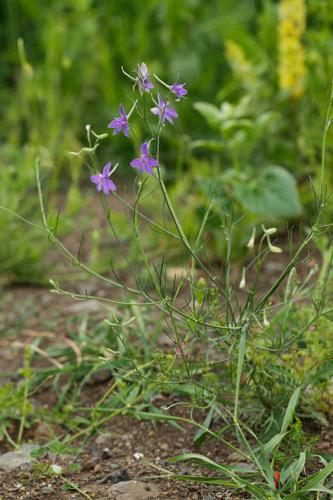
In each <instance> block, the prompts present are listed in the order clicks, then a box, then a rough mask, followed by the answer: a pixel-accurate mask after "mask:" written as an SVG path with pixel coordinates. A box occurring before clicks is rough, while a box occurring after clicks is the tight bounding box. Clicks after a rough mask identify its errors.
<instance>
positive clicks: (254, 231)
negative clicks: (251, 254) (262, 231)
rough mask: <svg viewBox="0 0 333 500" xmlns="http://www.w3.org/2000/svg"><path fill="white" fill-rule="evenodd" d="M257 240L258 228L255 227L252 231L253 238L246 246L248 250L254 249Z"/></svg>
mask: <svg viewBox="0 0 333 500" xmlns="http://www.w3.org/2000/svg"><path fill="white" fill-rule="evenodd" d="M255 239H256V228H255V227H254V228H253V229H252V234H251V238H250V239H249V242H248V244H247V245H246V246H247V248H251V249H252V248H253V247H254V243H255Z"/></svg>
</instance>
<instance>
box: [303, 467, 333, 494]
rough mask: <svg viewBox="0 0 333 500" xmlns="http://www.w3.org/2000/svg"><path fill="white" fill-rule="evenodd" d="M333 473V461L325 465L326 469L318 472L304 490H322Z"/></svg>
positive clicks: (311, 477)
mask: <svg viewBox="0 0 333 500" xmlns="http://www.w3.org/2000/svg"><path fill="white" fill-rule="evenodd" d="M332 473H333V460H331V461H330V462H328V464H327V465H325V467H324V468H323V469H322V470H321V471H319V472H316V474H313V475H312V476H310V478H309V480H308V481H307V482H306V485H305V488H304V489H305V490H306V491H310V490H315V489H318V488H320V487H321V486H322V484H323V482H324V481H325V479H326V478H327V476H329V475H330V474H332Z"/></svg>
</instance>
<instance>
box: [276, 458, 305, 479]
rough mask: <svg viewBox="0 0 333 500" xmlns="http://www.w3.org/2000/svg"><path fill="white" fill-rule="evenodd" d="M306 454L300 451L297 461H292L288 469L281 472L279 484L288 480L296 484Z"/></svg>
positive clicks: (303, 465)
mask: <svg viewBox="0 0 333 500" xmlns="http://www.w3.org/2000/svg"><path fill="white" fill-rule="evenodd" d="M305 459H306V454H305V453H304V451H302V452H301V453H300V455H299V458H298V459H297V460H294V461H293V462H292V463H291V464H290V465H289V467H287V468H286V469H283V470H282V471H281V483H282V484H284V483H285V482H286V481H288V480H289V479H290V481H292V482H296V481H297V480H298V478H299V475H300V474H301V472H302V470H303V469H304V467H305Z"/></svg>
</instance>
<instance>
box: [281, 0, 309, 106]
mask: <svg viewBox="0 0 333 500" xmlns="http://www.w3.org/2000/svg"><path fill="white" fill-rule="evenodd" d="M305 23H306V11H305V0H280V4H279V25H278V43H279V66H278V78H279V87H280V89H281V90H284V91H286V92H290V94H291V95H292V96H293V97H294V98H298V97H301V96H302V95H303V93H304V80H305V74H306V67H305V49H304V46H303V44H302V35H303V33H304V31H305Z"/></svg>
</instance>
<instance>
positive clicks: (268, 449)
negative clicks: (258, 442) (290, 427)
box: [263, 432, 287, 455]
mask: <svg viewBox="0 0 333 500" xmlns="http://www.w3.org/2000/svg"><path fill="white" fill-rule="evenodd" d="M286 435H287V432H283V433H281V432H279V433H278V434H275V436H273V437H272V439H270V440H269V441H268V442H267V443H265V444H264V445H263V451H264V452H265V453H267V454H268V455H269V454H270V453H273V451H274V450H275V448H276V447H277V446H278V445H279V444H280V443H281V441H282V439H283V438H284V437H285V436H286Z"/></svg>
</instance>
